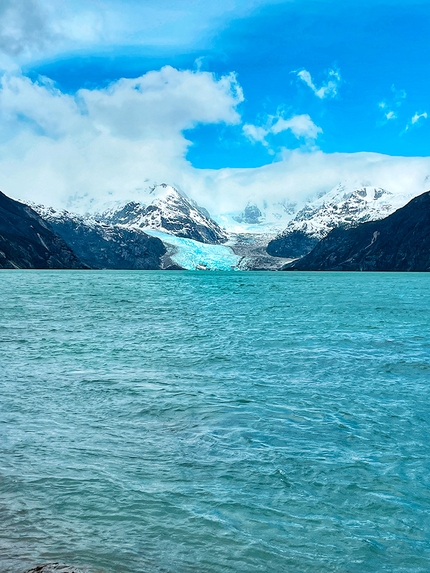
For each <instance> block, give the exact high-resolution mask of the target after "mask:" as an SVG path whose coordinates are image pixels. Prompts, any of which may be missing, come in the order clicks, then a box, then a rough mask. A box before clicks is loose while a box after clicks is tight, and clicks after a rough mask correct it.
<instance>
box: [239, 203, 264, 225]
mask: <svg viewBox="0 0 430 573" xmlns="http://www.w3.org/2000/svg"><path fill="white" fill-rule="evenodd" d="M233 218H234V220H235V221H237V222H238V223H247V224H249V225H258V224H259V223H261V222H262V220H263V214H262V212H261V211H260V209H259V208H258V207H257V205H253V204H252V203H248V205H247V206H246V207H245V209H244V211H243V213H240V215H236V216H235V217H233Z"/></svg>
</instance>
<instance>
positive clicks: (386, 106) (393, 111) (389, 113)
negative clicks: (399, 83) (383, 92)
mask: <svg viewBox="0 0 430 573" xmlns="http://www.w3.org/2000/svg"><path fill="white" fill-rule="evenodd" d="M391 93H392V95H391V96H390V97H389V98H388V99H385V100H383V101H381V102H379V104H378V107H379V108H380V109H381V110H382V111H383V112H384V116H383V117H384V119H383V122H382V123H387V122H389V121H392V120H395V119H398V117H399V115H398V110H399V108H400V107H401V106H402V104H403V100H405V99H406V97H407V93H406V91H405V90H398V89H396V86H395V85H394V84H393V85H392V86H391Z"/></svg>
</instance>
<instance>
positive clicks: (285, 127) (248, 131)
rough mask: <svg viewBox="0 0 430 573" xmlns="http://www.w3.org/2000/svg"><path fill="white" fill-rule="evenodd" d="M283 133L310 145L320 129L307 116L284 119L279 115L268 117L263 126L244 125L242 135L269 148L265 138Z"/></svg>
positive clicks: (320, 131)
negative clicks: (289, 133)
mask: <svg viewBox="0 0 430 573" xmlns="http://www.w3.org/2000/svg"><path fill="white" fill-rule="evenodd" d="M284 131H291V133H292V134H293V135H294V137H296V138H297V139H304V140H305V141H306V142H307V143H311V142H313V141H315V139H317V137H318V135H319V134H320V133H322V129H321V127H318V126H317V125H316V124H315V123H314V122H313V121H312V119H311V117H310V116H309V115H307V114H302V115H294V116H292V117H290V118H288V119H285V118H284V117H282V116H281V115H277V116H268V117H267V120H266V123H265V125H264V126H257V125H252V124H245V125H244V126H243V133H244V134H245V136H246V137H248V139H250V140H251V141H252V142H254V143H255V142H259V143H262V144H263V145H264V146H265V147H270V145H269V142H268V141H267V137H268V136H269V135H270V134H273V135H278V134H279V133H282V132H284Z"/></svg>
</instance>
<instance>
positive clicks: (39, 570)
mask: <svg viewBox="0 0 430 573" xmlns="http://www.w3.org/2000/svg"><path fill="white" fill-rule="evenodd" d="M25 573H85V572H84V571H83V570H82V569H77V568H76V567H69V566H68V565H61V564H60V563H45V564H44V565H36V567H32V568H31V569H28V570H27V571H26V572H25Z"/></svg>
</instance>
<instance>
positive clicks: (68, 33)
mask: <svg viewBox="0 0 430 573" xmlns="http://www.w3.org/2000/svg"><path fill="white" fill-rule="evenodd" d="M321 4H324V2H321ZM293 5H294V6H293ZM308 5H309V2H304V3H303V13H304V14H306V10H308V8H309V6H308ZM286 6H293V7H296V9H297V10H298V9H299V8H298V7H297V6H296V3H291V2H287V1H286V0H285V1H284V0H279V1H276V0H252V1H250V2H247V3H246V6H244V3H241V2H239V1H238V0H222V1H221V2H219V3H216V4H215V3H210V4H209V5H208V4H207V3H204V2H203V1H202V0H191V2H190V3H189V4H188V5H187V6H186V7H184V4H183V3H182V2H179V0H162V1H160V2H155V1H152V0H151V1H148V2H145V3H142V2H138V1H136V0H128V1H127V2H120V1H119V0H103V2H100V1H96V0H87V1H86V2H83V1H81V0H77V1H74V2H71V1H69V0H66V1H64V2H59V1H56V0H53V1H51V2H48V1H46V0H14V1H13V2H12V0H0V23H1V33H0V54H1V56H0V75H1V77H0V188H2V189H3V190H4V191H5V192H7V193H8V194H10V195H12V196H14V197H15V198H22V199H25V200H33V201H36V202H44V203H47V204H52V205H53V206H55V207H57V208H62V207H70V208H73V209H76V210H80V211H85V210H87V209H94V208H98V207H99V206H100V205H101V204H103V203H104V202H107V201H110V200H128V199H137V200H138V199H139V195H140V193H141V192H142V190H144V189H146V188H148V187H150V186H152V185H153V184H155V183H161V182H167V183H170V184H172V185H175V186H177V187H178V188H180V189H183V190H184V191H185V192H186V193H187V194H188V195H190V197H192V198H194V199H196V200H197V201H198V202H200V203H201V204H203V205H205V206H207V207H208V208H209V209H211V211H212V212H213V213H215V214H216V213H220V212H223V211H226V210H240V209H243V207H244V205H245V204H246V203H247V202H248V201H252V202H256V203H260V204H261V202H263V201H281V202H282V201H292V202H297V203H299V204H300V203H301V202H303V201H304V200H306V199H308V198H310V197H312V196H315V195H317V194H319V193H322V192H324V191H328V190H329V189H331V188H332V187H334V186H335V185H336V184H338V183H339V182H340V181H349V182H357V185H360V186H361V185H374V186H378V187H385V188H388V189H391V190H393V191H397V190H398V191H401V190H402V191H405V192H408V191H414V192H417V193H418V192H421V191H424V190H426V189H427V188H428V187H429V179H428V178H429V176H430V159H429V158H428V157H427V156H422V157H418V156H417V157H413V156H412V155H413V154H411V153H409V155H410V157H396V156H395V155H388V154H383V153H374V152H367V151H366V148H365V147H362V148H361V149H363V151H361V152H356V151H354V152H348V153H347V152H333V151H332V150H331V151H327V149H326V147H327V146H326V145H325V144H326V142H327V139H328V138H329V137H330V133H331V131H332V130H333V121H332V119H329V120H327V117H328V114H329V113H331V112H330V110H332V109H338V108H339V109H340V108H342V106H343V105H345V104H344V103H343V102H344V100H346V99H347V98H348V97H350V93H349V92H351V88H350V87H349V84H350V82H351V79H350V77H348V75H347V74H345V73H344V68H343V67H342V65H337V64H336V63H335V62H333V61H330V62H328V64H327V66H326V67H325V68H321V69H320V70H319V71H317V72H316V73H315V71H314V70H313V69H312V70H310V68H309V66H308V65H306V62H304V66H303V67H302V68H300V67H295V68H293V67H290V68H288V69H285V70H284V71H283V74H284V76H285V78H286V80H285V81H286V82H289V84H288V85H289V89H290V92H289V94H290V95H288V96H285V97H284V99H283V101H282V104H280V105H276V106H275V105H274V104H272V102H271V99H270V95H264V94H265V92H264V90H263V87H264V86H263V87H262V85H261V84H262V81H261V79H260V78H258V77H257V79H255V78H253V82H254V83H253V84H251V83H250V82H249V81H248V80H249V78H248V80H247V76H246V75H245V74H244V72H242V75H241V74H238V73H236V71H237V70H236V68H239V67H240V60H239V59H238V60H237V62H234V63H233V64H234V65H233V64H232V65H230V63H229V64H228V66H229V67H228V68H227V69H226V67H227V64H223V69H222V71H221V72H219V71H205V69H204V68H205V65H206V64H204V62H207V61H209V62H210V61H211V58H212V59H214V58H215V56H214V55H213V52H211V49H212V48H211V47H213V45H215V44H216V43H217V42H218V43H220V42H221V38H222V33H224V31H225V30H226V29H228V28H229V26H233V24H232V23H236V24H237V22H247V23H248V24H247V25H249V26H251V24H252V22H253V21H254V20H255V19H258V18H260V14H263V13H264V14H266V13H269V12H270V10H275V8H276V9H278V8H279V7H284V8H285V7H286ZM269 9H270V10H269ZM268 10H269V12H267V11H268ZM274 14H275V12H274ZM275 15H276V14H275ZM252 18H253V19H254V20H252ZM233 28H234V26H233ZM266 40H267V38H266ZM125 44H128V45H130V46H133V47H134V49H137V48H139V49H141V48H142V47H146V48H147V47H148V46H151V50H155V52H154V53H157V54H159V53H162V52H163V50H164V51H165V50H178V51H180V50H183V51H184V50H185V52H186V50H187V49H191V48H192V50H194V52H195V53H201V54H202V55H201V57H200V56H199V57H198V58H196V59H195V60H194V61H195V62H196V63H195V65H194V66H191V67H190V66H187V67H185V68H184V67H181V66H176V67H175V66H173V65H164V66H158V67H157V66H156V65H155V63H154V67H153V68H152V69H151V68H149V69H147V70H146V71H145V72H144V73H142V74H141V75H139V76H138V77H130V75H128V76H126V74H124V76H121V77H119V78H117V79H114V80H109V79H106V80H104V81H99V82H96V81H95V80H94V81H92V76H91V75H85V76H83V77H82V82H81V84H82V85H81V87H79V88H78V89H76V90H72V89H66V88H64V86H62V85H60V84H59V83H56V82H55V81H54V80H52V79H50V77H42V76H40V75H38V74H37V73H34V72H32V69H33V67H32V66H34V65H35V62H36V61H41V60H46V61H48V60H49V61H51V62H56V63H58V62H59V63H58V65H59V66H61V59H62V58H67V57H71V56H70V54H72V53H78V52H79V51H83V53H84V54H86V55H85V58H86V59H88V61H90V62H92V60H91V57H92V56H91V54H94V53H96V52H97V51H98V52H97V53H100V50H108V52H107V54H108V55H107V56H106V58H105V59H109V58H115V57H116V56H115V55H116V53H117V52H116V50H117V46H123V45H125ZM225 45H226V46H227V44H225ZM187 46H188V47H187ZM146 48H145V49H146ZM223 49H224V44H223V45H222V46H221V48H220V49H219V52H217V54H218V56H217V57H219V60H220V61H222V57H221V56H219V54H222V53H223V52H222V50H223ZM225 49H226V50H227V47H225ZM157 50H158V51H157ZM194 52H193V53H194ZM145 53H150V52H145ZM151 53H152V52H151ZM163 53H164V52H163ZM256 55H257V52H255V53H254V56H255V57H256ZM246 57H249V58H250V60H249V61H252V54H248V55H246ZM85 58H84V59H85ZM148 58H149V56H148ZM243 58H245V56H243ZM155 60H156V58H155V59H154V62H155ZM145 61H146V60H145ZM150 61H151V60H150V59H149V60H147V63H148V62H150ZM157 61H158V60H157ZM263 63H264V64H265V65H266V67H270V62H263ZM235 64H237V65H235ZM56 65H57V64H56ZM249 65H250V67H251V68H252V69H254V62H252V65H251V64H249ZM255 65H257V64H255ZM215 67H216V66H215ZM89 69H90V68H89ZM64 70H65V71H63V74H67V71H68V68H67V65H66V64H65V66H64ZM70 70H71V68H70ZM294 70H296V71H294ZM298 70H299V71H298ZM308 70H310V71H308ZM71 71H72V70H71ZM88 73H89V72H88ZM279 81H280V80H279ZM283 85H287V84H283ZM390 86H391V87H390ZM257 87H258V89H260V90H261V91H262V93H263V96H264V97H263V96H262V97H261V100H258V102H257V103H258V104H259V106H260V107H258V106H257V105H256V103H255V102H254V103H252V102H251V101H250V100H251V97H252V95H253V94H254V93H255V90H256V89H257ZM384 89H385V88H384ZM291 90H296V91H297V94H298V95H297V98H298V99H297V100H294V99H293V98H292V96H291V93H293V92H291ZM348 90H349V92H348ZM390 90H391V95H386V94H390ZM379 92H380V93H381V95H380V94H379V93H378V94H376V93H375V98H374V100H375V103H374V111H375V138H376V130H377V129H378V124H379V125H380V126H381V125H382V127H379V128H380V129H383V128H384V129H385V128H387V129H388V128H390V126H392V125H394V124H396V121H395V120H397V118H398V117H400V115H401V113H403V109H404V108H405V106H406V105H407V100H406V91H404V90H403V88H402V90H396V89H395V88H394V84H393V82H392V81H391V80H390V83H389V84H388V87H387V90H386V91H384V90H383V89H382V88H381V89H380V90H379ZM390 98H391V99H390ZM408 100H409V90H408ZM378 102H379V104H378ZM251 104H252V105H251ZM412 105H413V106H414V107H413V108H412V109H413V111H412V113H411V112H410V111H409V112H408V111H407V110H406V109H405V111H404V113H405V114H406V113H409V115H408V116H407V118H406V119H405V122H404V124H403V126H404V125H406V124H407V126H408V127H407V128H406V129H405V128H404V127H403V139H404V140H405V141H406V140H407V138H410V137H417V136H419V135H420V134H421V133H422V132H423V129H426V126H427V124H428V123H429V122H427V121H426V120H427V117H428V113H427V111H426V108H425V106H423V105H421V104H418V102H417V101H414V100H413V98H412V97H411V106H412ZM330 106H331V107H330ZM336 106H337V107H336ZM416 110H419V111H416ZM381 112H382V114H383V117H384V121H383V122H381ZM349 117H353V114H352V113H351V114H350V115H349ZM411 118H412V119H411ZM407 122H409V123H407ZM213 126H215V127H217V129H218V131H214V132H213V134H212V135H211V137H212V139H210V140H209V143H208V144H206V147H205V148H204V143H205V142H204V139H200V140H199V138H198V137H197V135H195V134H196V133H197V132H198V130H199V129H201V128H212V127H213ZM387 126H388V127H387ZM412 127H413V129H410V128H412ZM398 129H400V128H398ZM406 132H407V133H406ZM409 132H411V133H409ZM232 134H233V135H232ZM353 136H354V133H353V132H352V131H351V138H353ZM229 138H230V139H229ZM199 146H200V147H199ZM217 146H218V149H219V148H220V146H221V147H222V146H224V147H225V150H226V151H225V157H227V159H228V156H229V155H233V154H234V153H236V152H237V149H239V148H243V149H244V150H245V151H243V152H242V158H245V159H246V153H248V152H249V154H252V153H260V151H259V150H263V153H264V154H265V155H261V157H265V158H266V160H265V162H264V161H261V160H259V161H255V162H254V163H252V161H250V162H249V164H250V166H247V167H231V166H229V161H225V163H224V164H223V165H221V168H218V169H213V168H209V167H207V166H204V167H201V168H197V167H196V163H194V162H193V160H192V159H190V158H192V157H193V154H192V152H193V151H194V150H198V149H203V148H204V149H206V151H205V153H206V163H207V164H210V160H211V155H215V154H216V151H215V150H216V148H217Z"/></svg>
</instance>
